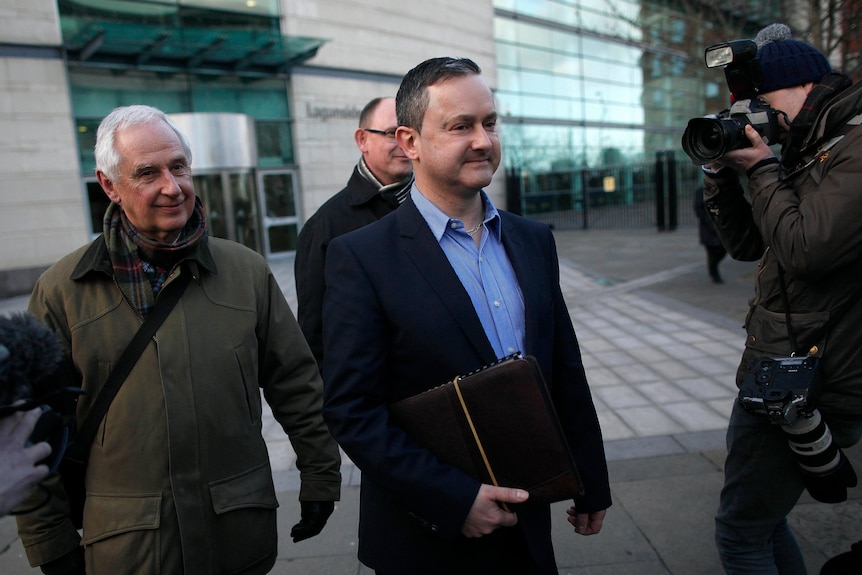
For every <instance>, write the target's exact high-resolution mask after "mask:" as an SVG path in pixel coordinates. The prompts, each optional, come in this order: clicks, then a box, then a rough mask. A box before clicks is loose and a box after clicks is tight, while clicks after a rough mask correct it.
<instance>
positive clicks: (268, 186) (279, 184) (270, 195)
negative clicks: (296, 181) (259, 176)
mask: <svg viewBox="0 0 862 575" xmlns="http://www.w3.org/2000/svg"><path fill="white" fill-rule="evenodd" d="M263 195H264V201H265V202H266V217H268V218H290V217H293V216H296V201H295V198H294V195H293V178H292V177H291V175H290V174H266V175H264V177H263Z"/></svg>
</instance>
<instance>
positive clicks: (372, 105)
mask: <svg viewBox="0 0 862 575" xmlns="http://www.w3.org/2000/svg"><path fill="white" fill-rule="evenodd" d="M386 99H387V97H385V96H381V97H379V98H374V99H373V100H371V101H370V102H368V103H367V104H365V107H364V108H362V111H361V112H360V113H359V127H360V128H365V127H367V126H368V123H369V122H370V121H371V116H372V115H373V114H374V111H375V110H376V109H377V106H379V105H380V102H382V101H383V100H386Z"/></svg>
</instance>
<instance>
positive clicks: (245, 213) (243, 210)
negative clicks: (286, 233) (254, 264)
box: [228, 173, 260, 251]
mask: <svg viewBox="0 0 862 575" xmlns="http://www.w3.org/2000/svg"><path fill="white" fill-rule="evenodd" d="M228 186H229V189H230V198H231V210H232V211H233V234H232V237H231V238H230V239H232V240H234V241H236V242H239V243H241V244H242V245H244V246H246V247H249V248H251V249H253V250H255V251H260V246H259V241H258V224H257V222H258V217H257V199H256V196H255V193H254V185H253V179H252V175H251V174H250V173H245V174H242V173H240V174H237V173H231V174H228Z"/></svg>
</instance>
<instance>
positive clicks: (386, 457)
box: [323, 58, 611, 575]
mask: <svg viewBox="0 0 862 575" xmlns="http://www.w3.org/2000/svg"><path fill="white" fill-rule="evenodd" d="M396 101H397V113H398V123H399V127H398V130H397V139H398V143H399V145H400V146H401V148H402V149H403V150H404V152H405V153H406V154H407V156H408V157H409V158H410V159H411V160H412V161H413V169H414V173H415V184H414V186H413V188H412V190H411V193H410V198H409V199H408V200H407V201H405V202H404V204H403V205H402V206H401V209H399V210H396V211H395V212H393V213H392V214H389V215H388V216H386V217H384V218H383V219H381V220H380V221H378V222H376V223H374V224H371V225H369V226H367V227H365V228H362V229H361V230H358V231H356V232H352V233H349V234H347V235H344V236H341V237H339V238H337V239H335V240H333V242H332V243H331V244H330V248H329V252H328V254H327V259H326V296H325V300H324V306H323V333H324V349H325V353H324V370H323V373H324V389H325V391H324V395H325V400H324V401H325V405H324V417H325V418H326V421H327V423H328V424H329V427H330V430H331V432H332V433H333V435H334V436H335V438H336V439H337V440H338V442H339V443H340V444H341V446H342V447H343V448H344V450H345V452H346V453H347V455H348V456H349V457H350V458H351V460H352V461H353V462H354V463H355V464H356V465H357V466H358V467H359V469H360V470H361V471H362V488H361V489H362V492H361V498H360V519H359V559H360V560H361V561H362V562H363V563H364V564H366V565H368V566H369V567H371V568H372V569H374V570H375V571H376V572H377V573H378V574H381V575H394V574H408V573H409V574H410V575H416V574H435V575H438V574H446V575H450V574H460V573H464V574H477V573H489V574H490V573H493V574H495V575H498V574H506V573H512V574H518V575H524V574H528V573H540V574H554V573H557V567H556V561H555V558H554V550H553V547H552V545H551V516H550V506H548V505H537V506H526V507H522V508H520V509H518V511H517V512H515V513H512V512H508V511H506V510H504V509H503V507H502V506H501V505H500V504H501V503H521V502H524V501H526V500H528V498H529V494H528V493H527V492H526V491H523V490H521V489H514V488H510V487H506V486H501V487H495V486H492V485H486V484H481V483H480V482H479V481H477V480H475V479H473V478H471V477H470V476H468V475H467V474H465V473H464V472H462V471H460V470H459V469H457V468H455V467H452V466H450V465H446V464H444V463H442V462H441V461H440V460H439V459H438V458H437V457H435V456H434V455H433V454H432V453H431V452H430V451H428V450H427V449H424V448H423V447H422V446H420V445H419V444H418V443H417V442H415V441H414V440H413V439H411V437H409V436H408V435H407V434H406V433H405V432H404V431H403V429H401V428H400V427H398V426H397V425H395V424H394V423H393V421H392V420H391V419H390V417H389V412H388V409H387V405H388V404H390V403H392V402H393V401H397V400H399V399H402V398H405V397H409V396H412V395H415V394H416V393H420V392H422V391H425V390H427V389H429V388H432V387H434V386H437V385H440V384H442V383H444V382H446V381H449V380H451V379H452V378H453V377H454V376H456V375H459V374H465V373H467V372H470V371H472V370H474V369H476V368H478V367H481V366H483V365H486V364H489V363H491V362H493V361H495V360H497V359H498V358H502V357H505V356H507V355H509V354H511V353H512V352H514V351H521V352H523V353H524V354H528V355H533V356H535V357H536V359H537V360H538V363H539V365H540V367H541V369H542V372H543V374H544V376H545V379H546V381H547V383H548V386H549V388H550V392H551V395H552V397H553V399H554V403H555V405H556V408H557V411H558V415H559V417H560V420H561V423H562V426H563V428H564V431H565V434H566V436H567V438H568V441H569V445H570V447H571V448H572V451H573V455H574V458H575V462H576V464H577V466H578V469H579V472H580V474H581V478H582V480H583V483H584V486H585V492H584V495H583V496H582V497H579V498H577V499H576V500H575V501H574V505H573V506H572V507H571V508H570V509H569V511H568V520H569V522H570V523H571V524H572V525H574V527H575V532H576V533H579V534H582V535H592V534H594V533H598V532H599V530H600V529H601V527H602V521H603V519H604V516H605V510H606V509H607V508H608V507H609V506H610V504H611V498H610V488H609V485H608V475H607V464H606V462H605V456H604V449H603V446H602V436H601V430H600V428H599V423H598V419H597V417H596V412H595V408H594V406H593V402H592V398H591V395H590V391H589V388H588V386H587V381H586V376H585V374H584V368H583V364H582V362H581V356H580V350H579V348H578V343H577V340H576V338H575V333H574V329H573V328H572V323H571V319H570V318H569V315H568V311H567V309H566V305H565V303H564V301H563V297H562V293H561V291H560V287H559V268H558V262H557V254H556V247H555V244H554V239H553V236H552V234H551V232H550V230H549V229H548V227H547V226H545V225H543V224H539V223H536V222H532V221H529V220H526V219H524V218H520V217H518V216H514V215H512V214H509V213H507V212H501V211H498V210H497V209H496V208H495V207H494V205H493V204H492V203H491V201H490V199H489V198H488V196H487V195H486V194H485V192H484V191H483V188H484V187H485V186H487V185H488V184H489V183H490V182H491V177H492V175H493V174H494V171H495V170H496V169H497V166H498V165H499V163H500V140H499V134H498V129H497V112H496V109H495V104H494V97H493V94H492V93H491V90H490V88H489V87H488V85H487V83H486V82H485V80H484V79H483V78H482V76H481V73H480V70H479V67H478V66H477V65H476V64H475V63H474V62H472V61H471V60H467V59H455V58H434V59H431V60H427V61H425V62H423V63H422V64H420V65H418V66H417V67H416V68H414V69H413V70H411V71H410V72H408V73H407V75H406V76H405V77H404V79H403V81H402V83H401V87H400V88H399V90H398V95H397V98H396Z"/></svg>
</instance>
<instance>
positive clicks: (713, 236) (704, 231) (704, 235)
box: [694, 186, 721, 246]
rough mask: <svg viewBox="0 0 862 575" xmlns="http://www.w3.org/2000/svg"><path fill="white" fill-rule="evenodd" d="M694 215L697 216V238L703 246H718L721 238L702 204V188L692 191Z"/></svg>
mask: <svg viewBox="0 0 862 575" xmlns="http://www.w3.org/2000/svg"><path fill="white" fill-rule="evenodd" d="M694 213H695V215H696V216H697V237H698V239H699V240H700V243H701V244H702V245H704V246H720V245H721V238H720V237H719V235H718V232H717V231H716V230H715V224H713V223H712V218H711V217H710V215H709V212H708V211H706V205H705V204H704V202H703V186H699V187H698V188H697V189H696V190H695V191H694Z"/></svg>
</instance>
